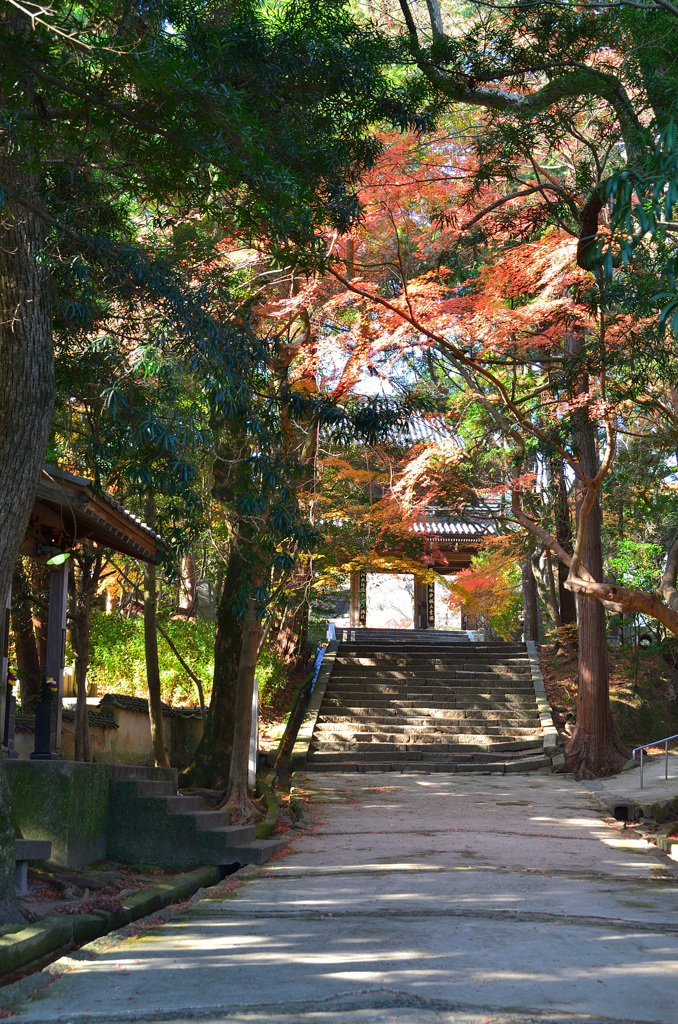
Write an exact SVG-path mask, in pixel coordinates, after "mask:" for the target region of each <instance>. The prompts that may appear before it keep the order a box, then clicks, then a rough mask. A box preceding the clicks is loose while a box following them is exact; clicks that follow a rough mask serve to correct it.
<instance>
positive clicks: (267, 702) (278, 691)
mask: <svg viewBox="0 0 678 1024" xmlns="http://www.w3.org/2000/svg"><path fill="white" fill-rule="evenodd" d="M257 678H258V680H259V714H260V715H261V718H262V720H263V721H274V720H277V719H280V718H282V717H283V716H284V715H285V713H286V710H287V707H286V703H287V700H288V699H289V697H290V696H291V689H293V686H292V680H291V677H290V672H289V669H288V668H287V666H286V665H285V663H284V661H283V660H282V659H281V658H279V657H278V656H277V655H276V653H275V651H274V650H273V649H272V648H271V647H264V649H263V651H262V652H261V654H260V655H259V660H258V661H257Z"/></svg>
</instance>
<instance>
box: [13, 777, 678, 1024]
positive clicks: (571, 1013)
mask: <svg viewBox="0 0 678 1024" xmlns="http://www.w3.org/2000/svg"><path fill="white" fill-rule="evenodd" d="M306 786H307V788H308V790H309V791H310V792H311V796H312V799H313V800H314V801H315V814H316V815H317V819H318V824H317V825H316V827H315V829H313V830H311V831H309V832H306V833H303V834H299V835H297V836H296V838H295V839H294V841H293V846H292V849H291V852H289V853H288V854H286V855H283V856H282V857H279V858H278V859H277V860H275V861H274V862H273V863H271V864H269V865H267V866H265V867H264V868H263V869H246V877H245V879H244V880H243V881H242V882H241V883H240V884H235V885H234V880H235V879H237V877H238V876H233V877H232V878H231V879H227V880H225V882H224V883H223V888H216V889H213V890H209V891H208V894H207V898H204V899H201V900H200V901H198V902H194V903H192V904H191V905H189V906H187V907H186V908H185V909H183V910H180V911H179V912H177V913H175V914H174V915H173V916H172V917H171V920H169V921H168V922H167V923H165V924H161V925H160V926H156V927H151V928H149V929H147V930H145V931H141V932H139V934H138V935H137V936H136V937H128V938H126V939H123V938H120V937H118V938H117V939H115V940H111V939H109V941H108V944H106V942H105V940H101V941H100V943H98V944H93V947H94V948H92V947H90V948H86V949H83V950H81V951H79V952H78V953H76V954H74V955H73V956H72V958H70V959H69V958H66V959H65V960H62V961H61V963H60V965H59V970H63V971H64V972H65V973H63V974H62V975H61V976H60V977H58V978H57V979H56V980H54V981H53V982H52V983H51V984H49V985H48V986H46V987H44V988H42V989H41V990H40V991H37V992H35V994H34V995H33V996H32V997H31V998H30V999H29V1000H27V1001H25V1002H23V1003H19V1004H16V1002H15V1004H14V1005H13V1006H12V1008H13V1009H14V1010H15V1011H17V1012H18V1016H17V1017H16V1018H14V1019H15V1020H16V1022H17V1024H23V1022H36V1024H37V1022H41V1024H46V1022H51V1021H60V1022H73V1024H76V1022H77V1024H80V1022H82V1021H96V1022H103V1021H111V1022H113V1021H135V1022H146V1021H156V1020H161V1021H174V1022H178V1024H180V1022H184V1021H188V1020H195V1019H199V1020H208V1021H215V1022H217V1021H223V1022H228V1024H376V1022H378V1024H452V1022H454V1024H480V1022H481V1021H482V1022H489V1021H492V1022H494V1024H509V1022H510V1024H528V1022H531V1021H534V1022H537V1021H538V1022H540V1024H565V1022H570V1024H571V1022H573V1021H588V1020H593V1019H595V1020H598V1021H599V1020H601V1019H602V1020H605V1021H614V1022H616V1024H623V1022H636V1021H643V1022H658V1021H661V1022H666V1024H674V1022H676V1021H677V1020H678V879H677V876H676V875H675V874H674V869H676V871H678V865H676V864H675V863H674V862H672V861H670V860H668V859H667V858H665V857H664V855H663V854H660V853H658V852H657V851H656V850H655V849H654V847H651V846H648V845H647V844H645V843H644V841H642V840H639V839H638V838H637V837H636V836H635V835H634V834H633V833H631V832H625V831H624V829H623V827H622V826H621V825H620V824H616V823H612V822H610V821H606V820H605V819H604V818H603V817H601V811H600V806H599V804H598V803H597V801H596V798H595V796H594V795H593V794H592V793H591V792H590V790H588V789H587V788H586V787H585V786H582V785H579V784H577V783H575V782H573V781H572V780H570V779H567V778H563V777H558V776H540V775H524V776H520V775H514V776H484V775H475V776H473V775H471V776H464V775H392V774H390V775H350V776H349V775H343V776H339V775H338V776H331V775H324V776H315V777H313V776H308V777H307V780H306ZM133 927H134V926H133ZM137 931H138V929H137ZM93 957H95V958H94V959H93ZM45 980H49V976H45ZM19 985H24V986H25V985H26V982H21V983H19ZM24 990H25V989H24ZM19 994H20V990H17V989H16V988H15V989H14V991H13V992H12V990H9V991H8V990H0V1003H3V1004H4V1005H10V1004H11V1002H12V1000H14V1001H16V999H17V998H18V996H19Z"/></svg>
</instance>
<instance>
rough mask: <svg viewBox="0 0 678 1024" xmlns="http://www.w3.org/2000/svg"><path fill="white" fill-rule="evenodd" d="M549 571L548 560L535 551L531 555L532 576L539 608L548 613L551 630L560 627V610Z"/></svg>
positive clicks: (551, 573) (542, 554)
mask: <svg viewBox="0 0 678 1024" xmlns="http://www.w3.org/2000/svg"><path fill="white" fill-rule="evenodd" d="M550 570H551V567H550V564H549V559H548V558H547V557H546V555H545V553H544V551H541V552H539V551H535V552H534V553H533V554H532V574H533V576H534V580H535V583H536V585H537V594H538V597H539V600H540V601H541V607H542V608H545V609H546V611H547V612H548V615H549V618H550V620H551V623H552V624H553V628H554V629H557V628H558V626H560V624H561V623H560V609H559V606H558V598H557V595H556V588H555V581H554V579H553V572H552V570H551V571H550Z"/></svg>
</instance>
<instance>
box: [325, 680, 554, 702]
mask: <svg viewBox="0 0 678 1024" xmlns="http://www.w3.org/2000/svg"><path fill="white" fill-rule="evenodd" d="M474 696H478V697H481V698H482V699H484V700H508V699H509V698H510V697H514V696H515V697H522V698H524V699H525V700H534V689H533V688H532V687H527V686H516V687H515V688H513V689H508V688H507V687H506V686H497V687H488V686H483V687H482V688H481V689H479V690H477V689H476V688H475V687H472V686H454V687H452V686H441V687H435V688H434V687H427V688H424V687H421V686H416V687H415V686H412V687H409V686H400V687H398V686H390V685H388V684H386V683H384V684H379V685H374V686H339V685H337V686H332V687H329V686H328V687H327V690H326V697H327V699H328V700H354V699H355V700H356V701H357V703H359V704H360V703H362V702H363V701H365V700H374V701H376V702H378V701H388V700H403V701H412V700H414V701H426V700H432V701H438V700H441V701H444V702H445V703H447V704H449V703H450V702H451V701H453V700H455V698H463V697H466V698H469V699H470V698H472V697H474Z"/></svg>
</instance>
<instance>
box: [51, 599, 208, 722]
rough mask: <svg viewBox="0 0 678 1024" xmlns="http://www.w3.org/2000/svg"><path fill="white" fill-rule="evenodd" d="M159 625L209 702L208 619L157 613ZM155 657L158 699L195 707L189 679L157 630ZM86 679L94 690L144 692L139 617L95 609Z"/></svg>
mask: <svg viewBox="0 0 678 1024" xmlns="http://www.w3.org/2000/svg"><path fill="white" fill-rule="evenodd" d="M161 625H162V627H163V629H164V630H165V632H166V633H167V634H168V636H169V637H171V639H172V643H174V644H175V646H176V648H177V650H178V651H179V652H180V654H181V656H182V658H184V660H185V661H186V663H187V665H189V666H190V668H191V671H193V672H195V674H196V675H197V676H198V678H199V679H200V680H201V681H202V684H203V688H204V691H205V701H206V702H209V698H210V694H211V692H212V673H213V671H214V625H213V623H211V622H200V621H198V622H186V621H182V620H181V619H169V618H167V619H166V618H163V619H162V620H161ZM67 657H68V652H67ZM158 657H159V661H160V683H161V687H162V699H163V700H164V701H166V702H167V703H168V704H183V705H186V704H190V705H194V706H197V705H198V695H197V691H196V687H195V683H194V682H193V680H192V679H190V677H189V676H188V675H187V674H186V672H185V671H184V669H183V668H182V667H181V665H180V664H179V662H178V660H177V658H176V657H175V655H174V654H173V653H172V651H171V650H170V648H169V646H168V645H167V643H166V642H165V640H164V639H163V637H162V636H160V634H158ZM88 678H89V680H90V682H91V683H95V684H96V686H97V690H98V692H99V694H103V693H124V694H127V695H128V696H132V697H146V696H147V693H148V691H147V687H146V659H145V654H144V620H143V616H133V617H131V618H129V619H124V618H122V617H121V616H120V615H115V614H114V615H104V614H103V613H101V612H99V613H95V614H94V615H93V616H92V630H91V634H90V664H89V673H88Z"/></svg>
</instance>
